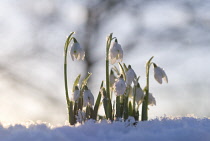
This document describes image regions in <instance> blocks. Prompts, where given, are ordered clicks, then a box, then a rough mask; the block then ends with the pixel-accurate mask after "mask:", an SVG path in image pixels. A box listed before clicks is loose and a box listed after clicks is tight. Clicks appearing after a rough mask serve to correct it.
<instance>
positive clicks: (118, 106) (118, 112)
mask: <svg viewBox="0 0 210 141" xmlns="http://www.w3.org/2000/svg"><path fill="white" fill-rule="evenodd" d="M120 109H121V108H120V96H116V118H117V119H118V118H120V115H121V114H120V113H121V112H120Z"/></svg>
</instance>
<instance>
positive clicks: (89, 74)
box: [82, 72, 92, 87]
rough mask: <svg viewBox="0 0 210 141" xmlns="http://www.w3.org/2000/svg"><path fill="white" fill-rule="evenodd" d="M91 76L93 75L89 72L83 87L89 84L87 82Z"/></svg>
mask: <svg viewBox="0 0 210 141" xmlns="http://www.w3.org/2000/svg"><path fill="white" fill-rule="evenodd" d="M91 75H92V73H90V72H88V75H87V77H86V78H85V79H84V80H83V81H82V87H83V86H85V85H86V84H87V81H88V79H89V78H90V76H91Z"/></svg>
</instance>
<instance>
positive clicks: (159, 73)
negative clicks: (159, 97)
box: [153, 63, 168, 84]
mask: <svg viewBox="0 0 210 141" xmlns="http://www.w3.org/2000/svg"><path fill="white" fill-rule="evenodd" d="M153 65H154V77H155V80H157V82H158V83H160V84H162V79H164V80H165V82H166V83H168V77H167V75H166V73H165V71H164V70H163V68H161V67H159V66H157V65H156V64H155V63H153Z"/></svg>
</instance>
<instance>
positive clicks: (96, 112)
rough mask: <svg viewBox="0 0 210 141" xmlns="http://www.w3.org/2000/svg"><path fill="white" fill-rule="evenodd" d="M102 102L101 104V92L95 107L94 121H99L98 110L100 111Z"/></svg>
mask: <svg viewBox="0 0 210 141" xmlns="http://www.w3.org/2000/svg"><path fill="white" fill-rule="evenodd" d="M100 102H101V92H99V93H98V97H97V100H96V104H95V106H94V112H93V113H94V114H93V119H95V120H96V119H97V115H98V109H99V106H100Z"/></svg>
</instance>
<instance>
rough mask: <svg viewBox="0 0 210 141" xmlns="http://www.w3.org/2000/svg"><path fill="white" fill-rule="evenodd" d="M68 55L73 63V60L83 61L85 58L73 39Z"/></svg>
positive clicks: (83, 52)
mask: <svg viewBox="0 0 210 141" xmlns="http://www.w3.org/2000/svg"><path fill="white" fill-rule="evenodd" d="M70 54H71V58H72V60H73V61H74V59H77V60H84V58H85V51H84V49H83V48H82V47H81V46H80V44H79V43H78V42H77V40H76V39H75V38H74V43H73V44H72V46H71V50H70Z"/></svg>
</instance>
